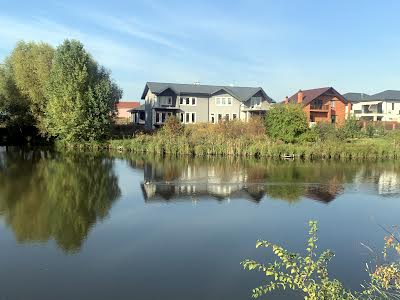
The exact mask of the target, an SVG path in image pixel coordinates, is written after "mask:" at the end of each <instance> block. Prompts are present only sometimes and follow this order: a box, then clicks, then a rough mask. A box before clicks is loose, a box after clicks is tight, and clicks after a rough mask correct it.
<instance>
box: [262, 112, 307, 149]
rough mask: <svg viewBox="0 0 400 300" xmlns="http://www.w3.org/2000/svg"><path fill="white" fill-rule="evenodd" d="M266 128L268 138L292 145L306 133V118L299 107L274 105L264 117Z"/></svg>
mask: <svg viewBox="0 0 400 300" xmlns="http://www.w3.org/2000/svg"><path fill="white" fill-rule="evenodd" d="M266 126H267V133H268V135H269V136H270V137H272V138H274V139H278V140H282V141H284V142H287V143H293V142H295V141H296V140H297V139H298V137H299V136H301V135H302V134H303V133H304V132H306V131H307V129H308V123H307V116H306V114H305V113H304V112H303V110H302V108H301V106H300V105H297V104H288V105H276V106H275V107H273V108H272V109H271V110H270V111H269V112H268V114H267V116H266Z"/></svg>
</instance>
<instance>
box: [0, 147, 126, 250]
mask: <svg viewBox="0 0 400 300" xmlns="http://www.w3.org/2000/svg"><path fill="white" fill-rule="evenodd" d="M50 156H52V158H51V159H49V157H50ZM5 157H6V158H5V160H4V159H3V161H5V165H6V168H5V169H2V170H1V169H0V190H1V194H0V214H2V215H4V217H5V220H6V223H7V224H8V225H9V226H10V227H11V228H12V230H13V231H14V234H15V237H16V239H17V240H18V241H20V242H29V241H41V242H45V241H48V240H51V239H54V240H55V241H56V242H57V244H58V246H59V247H60V248H62V249H63V250H64V251H67V252H69V251H77V250H79V249H80V247H81V246H82V243H83V241H84V240H85V238H86V237H87V234H88V232H89V230H90V228H91V226H92V225H93V224H95V223H96V222H97V221H99V220H102V219H104V218H105V217H106V216H107V214H108V211H109V210H110V208H111V206H112V204H113V202H114V201H115V200H116V199H117V198H118V196H119V195H120V190H119V186H118V179H117V177H116V175H115V174H114V171H113V162H112V160H110V159H104V158H99V157H95V156H89V155H84V156H83V155H79V156H78V155H57V156H54V155H52V154H51V153H50V152H43V151H42V152H26V153H25V152H22V153H17V152H9V153H7V155H6V156H5Z"/></svg>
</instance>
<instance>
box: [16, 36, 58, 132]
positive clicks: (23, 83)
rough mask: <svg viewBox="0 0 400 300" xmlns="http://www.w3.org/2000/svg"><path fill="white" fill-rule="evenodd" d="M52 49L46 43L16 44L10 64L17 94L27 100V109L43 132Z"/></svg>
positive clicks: (22, 42)
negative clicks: (17, 90)
mask: <svg viewBox="0 0 400 300" xmlns="http://www.w3.org/2000/svg"><path fill="white" fill-rule="evenodd" d="M53 56H54V48H53V47H52V46H50V45H49V44H46V43H35V42H24V41H21V42H18V44H17V45H16V47H15V48H14V50H13V51H12V53H11V56H10V64H11V66H12V70H13V78H14V81H15V84H16V86H17V88H18V89H19V93H21V94H22V95H23V96H24V97H26V98H27V99H28V100H29V109H30V111H31V114H32V116H33V117H34V119H35V121H36V125H37V127H38V128H39V129H41V130H43V128H42V123H43V114H44V110H45V107H46V103H47V101H46V97H45V86H46V83H47V81H48V79H49V75H50V70H51V66H52V60H53Z"/></svg>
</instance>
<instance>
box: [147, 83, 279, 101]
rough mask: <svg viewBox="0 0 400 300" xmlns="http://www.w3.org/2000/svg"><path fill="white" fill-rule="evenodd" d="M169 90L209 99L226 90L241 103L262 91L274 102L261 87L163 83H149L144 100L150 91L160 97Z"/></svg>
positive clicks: (268, 99) (178, 93)
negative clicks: (203, 96)
mask: <svg viewBox="0 0 400 300" xmlns="http://www.w3.org/2000/svg"><path fill="white" fill-rule="evenodd" d="M168 88H169V89H171V90H172V91H174V92H175V93H176V94H177V95H190V94H200V95H201V94H202V95H205V96H208V97H210V96H211V95H213V94H215V93H217V92H219V91H221V90H224V91H225V92H227V93H228V94H230V95H232V96H233V97H235V98H236V99H238V100H239V101H241V102H245V101H247V100H249V99H250V98H251V97H252V96H254V95H255V94H257V93H258V92H260V91H261V92H262V93H263V95H264V97H265V98H266V99H267V101H268V102H272V101H273V100H272V99H271V98H270V97H269V96H268V95H267V94H266V93H265V91H264V90H263V89H262V88H261V87H240V86H219V85H203V84H182V83H163V82H147V83H146V86H145V88H144V91H143V94H142V99H144V98H145V97H146V94H147V92H148V90H150V91H151V92H152V93H154V94H156V95H158V94H160V93H162V92H163V91H165V90H167V89H168Z"/></svg>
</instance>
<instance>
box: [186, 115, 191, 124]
mask: <svg viewBox="0 0 400 300" xmlns="http://www.w3.org/2000/svg"><path fill="white" fill-rule="evenodd" d="M189 120H190V113H186V120H185V121H186V123H189Z"/></svg>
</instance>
